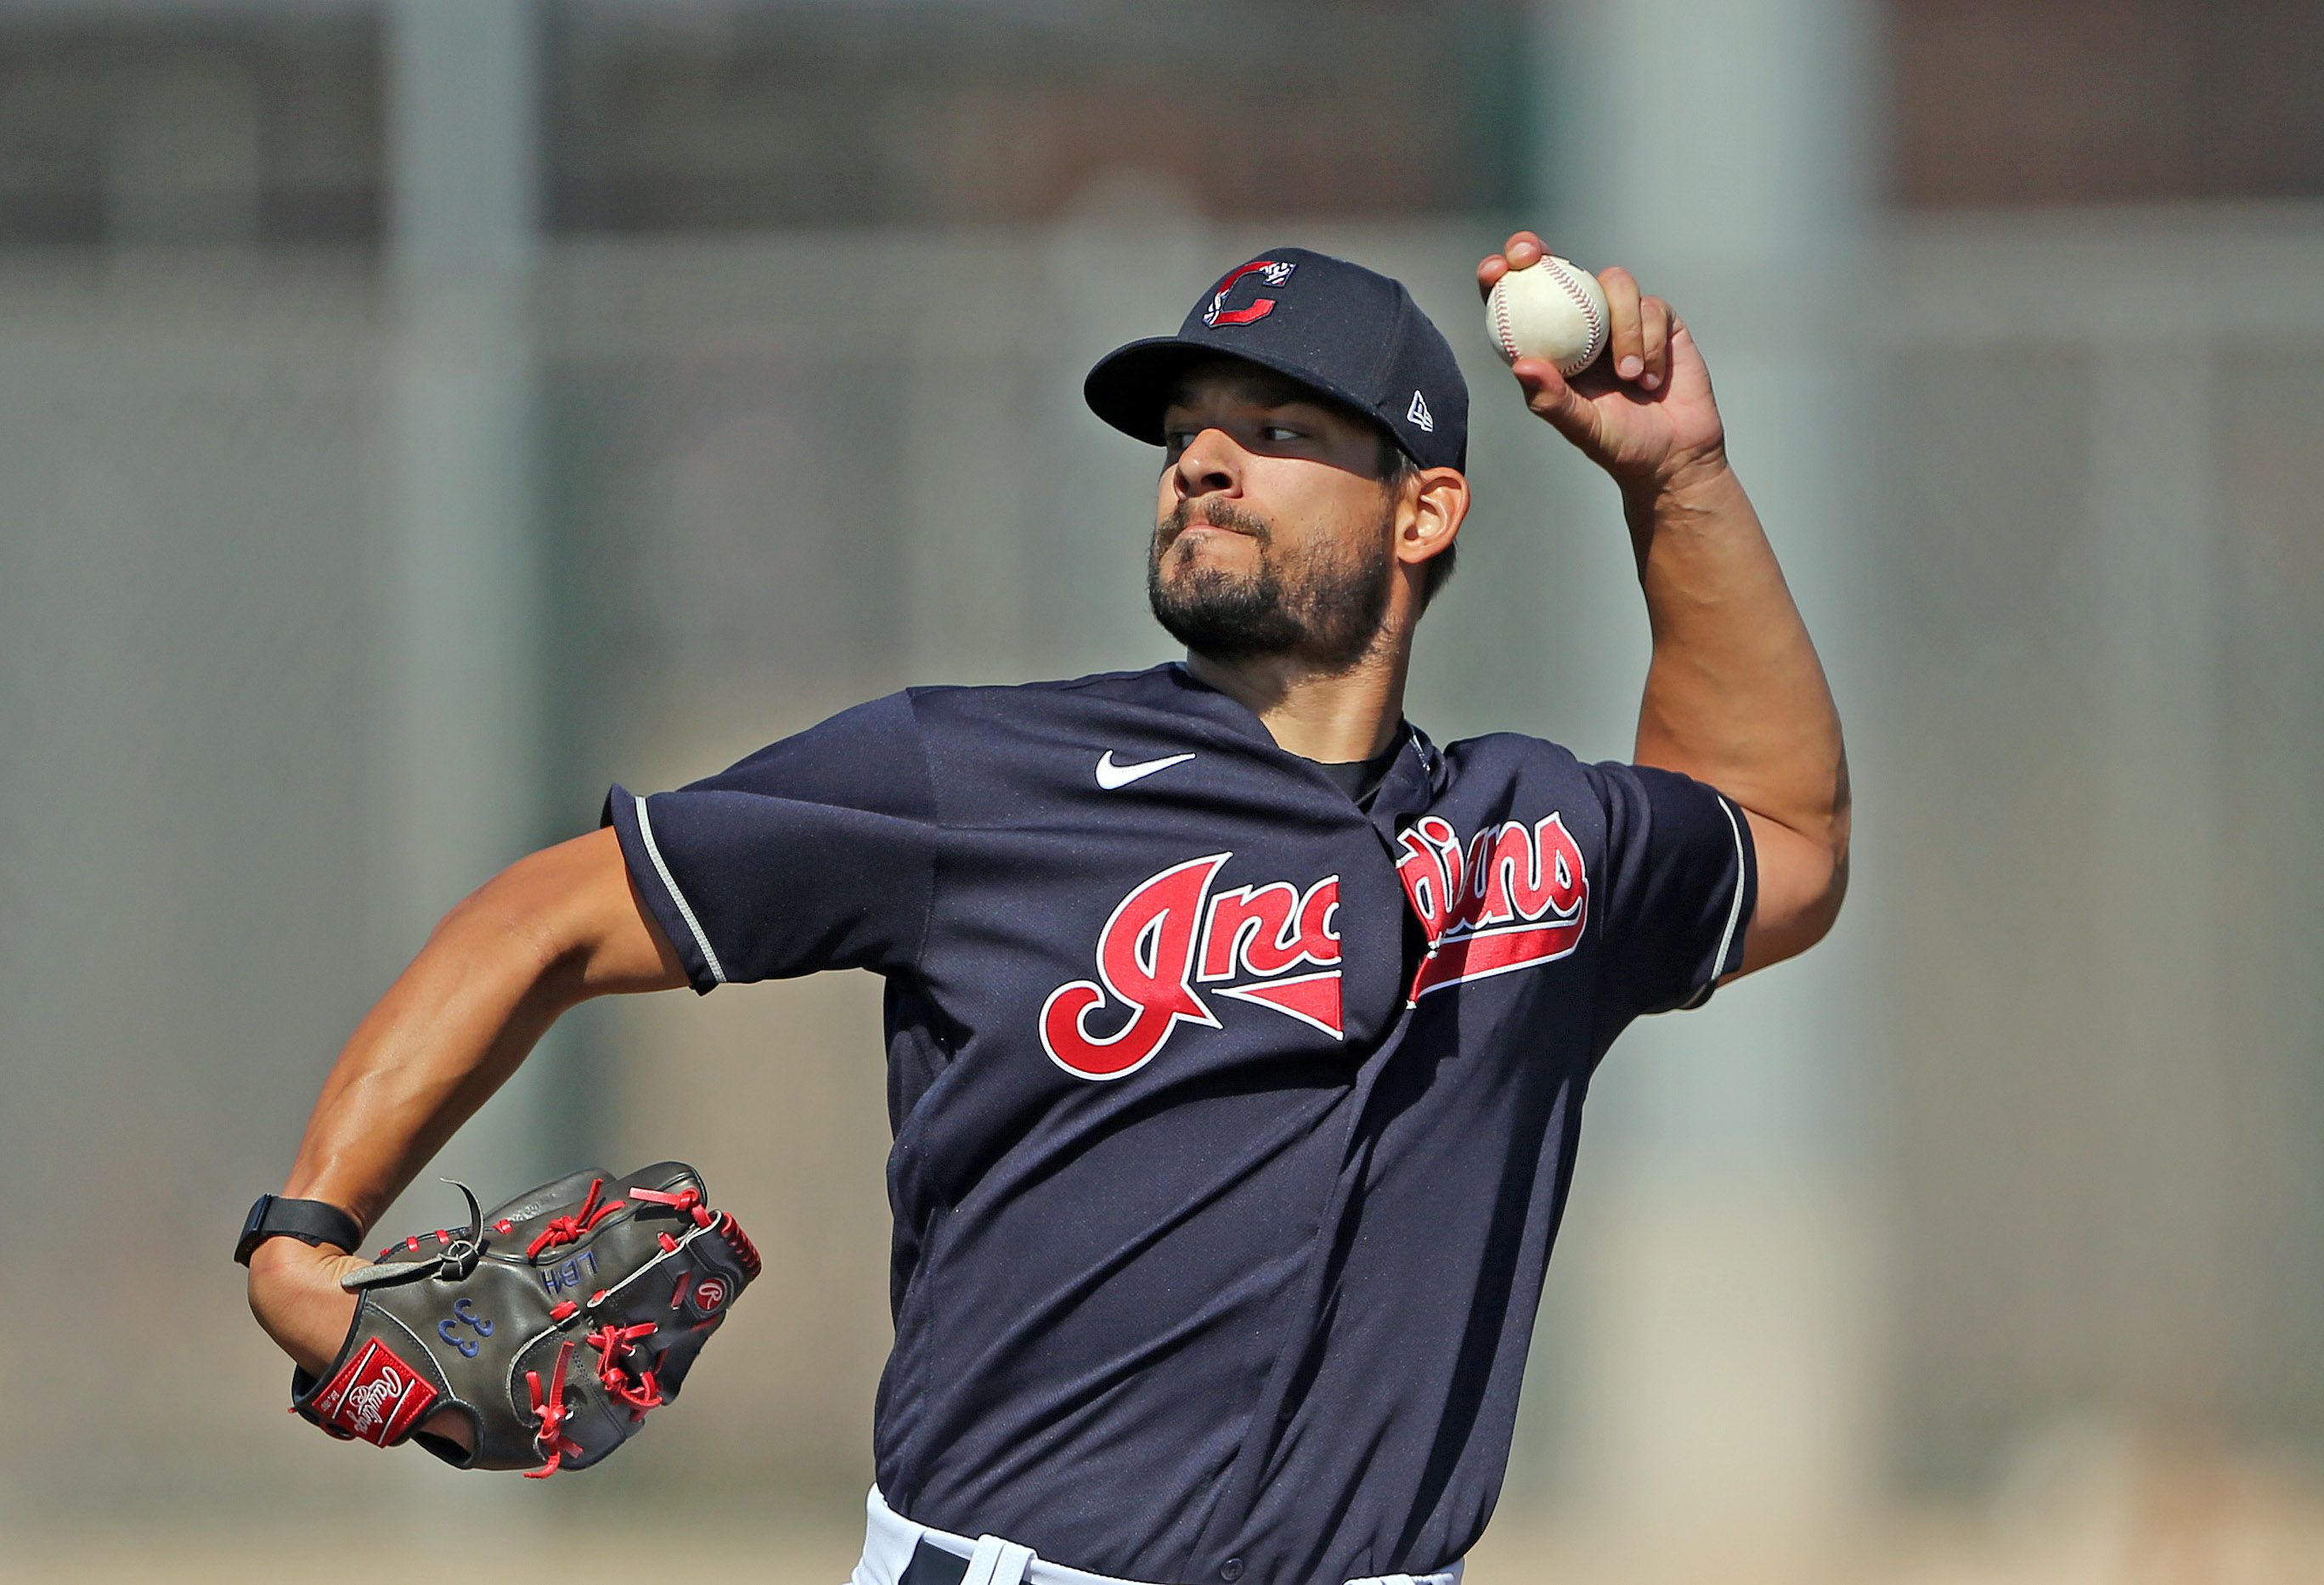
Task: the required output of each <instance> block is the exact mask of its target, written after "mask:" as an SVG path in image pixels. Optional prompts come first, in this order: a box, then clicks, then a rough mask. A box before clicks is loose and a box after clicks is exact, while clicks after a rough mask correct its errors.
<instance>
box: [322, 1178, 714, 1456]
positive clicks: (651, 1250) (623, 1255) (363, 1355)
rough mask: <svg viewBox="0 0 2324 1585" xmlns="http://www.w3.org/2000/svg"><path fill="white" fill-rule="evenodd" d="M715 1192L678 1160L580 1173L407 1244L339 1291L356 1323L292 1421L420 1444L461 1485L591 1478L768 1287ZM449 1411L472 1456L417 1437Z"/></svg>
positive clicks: (382, 1442)
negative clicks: (735, 1309) (468, 1479)
mask: <svg viewBox="0 0 2324 1585" xmlns="http://www.w3.org/2000/svg"><path fill="white" fill-rule="evenodd" d="M461 1193H464V1194H467V1190H466V1187H465V1186H463V1188H462V1189H461ZM468 1212H469V1217H468V1226H467V1229H466V1230H465V1231H463V1232H460V1233H457V1234H455V1233H454V1232H453V1230H450V1229H448V1228H445V1229H439V1230H437V1231H435V1232H433V1233H429V1234H420V1235H416V1236H414V1237H411V1238H408V1239H404V1240H403V1241H402V1242H401V1243H400V1244H392V1245H390V1246H389V1247H388V1248H387V1249H383V1250H382V1251H380V1257H379V1262H378V1263H377V1264H376V1265H373V1266H367V1267H364V1268H363V1269H361V1270H359V1271H355V1272H351V1273H349V1274H348V1275H347V1276H346V1277H344V1278H342V1279H341V1284H342V1286H345V1287H346V1288H348V1289H350V1290H353V1291H355V1292H356V1293H357V1294H359V1295H361V1297H360V1299H359V1301H358V1302H357V1304H356V1306H355V1321H354V1323H353V1324H352V1325H351V1326H350V1327H349V1328H348V1331H347V1338H346V1342H345V1343H343V1344H341V1345H340V1349H339V1354H338V1358H337V1359H336V1360H335V1361H333V1365H332V1368H331V1369H330V1370H329V1371H328V1372H327V1374H326V1375H325V1376H324V1377H322V1378H315V1377H310V1376H309V1375H307V1374H306V1373H305V1372H304V1371H293V1372H292V1375H291V1407H292V1408H293V1409H295V1410H296V1411H297V1412H298V1413H299V1414H300V1415H304V1416H305V1417H306V1418H307V1419H308V1420H309V1421H311V1422H313V1423H314V1424H317V1425H319V1426H321V1427H322V1428H323V1429H324V1430H325V1431H327V1432H328V1433H331V1434H332V1435H333V1436H336V1437H339V1438H341V1439H342V1440H346V1441H361V1442H374V1443H375V1444H377V1445H378V1446H381V1447H392V1446H394V1445H395V1444H396V1443H398V1442H403V1441H405V1440H407V1439H409V1440H412V1441H416V1442H419V1443H420V1445H421V1446H423V1447H425V1448H427V1449H428V1451H430V1452H432V1453H434V1454H436V1455H437V1456H438V1458H441V1459H443V1460H445V1461H447V1462H448V1463H452V1464H457V1465H458V1466H459V1467H461V1468H462V1469H475V1470H516V1469H524V1468H526V1467H527V1466H535V1468H533V1469H532V1470H531V1473H532V1475H533V1476H535V1477H539V1476H545V1475H549V1474H551V1473H553V1472H554V1471H556V1470H579V1469H586V1467H587V1466H589V1465H591V1464H594V1463H595V1462H596V1461H598V1460H599V1459H602V1458H604V1456H605V1455H606V1454H607V1453H609V1452H612V1451H613V1450H614V1449H615V1448H617V1447H619V1446H620V1445H621V1444H622V1442H625V1441H627V1440H628V1439H629V1438H630V1437H631V1436H632V1435H634V1434H636V1432H637V1429H638V1427H639V1426H640V1425H641V1424H642V1423H643V1422H644V1420H645V1417H646V1415H647V1412H648V1411H650V1410H652V1409H658V1408H659V1407H660V1406H661V1405H664V1404H666V1403H668V1402H669V1400H670V1399H671V1398H673V1397H675V1396H678V1387H679V1385H680V1384H681V1383H682V1382H683V1381H684V1380H685V1379H686V1374H687V1370H688V1369H689V1368H692V1366H693V1363H694V1357H695V1356H696V1354H698V1353H700V1352H701V1350H702V1345H703V1344H704V1342H705V1341H708V1339H709V1336H710V1334H711V1333H712V1332H715V1331H716V1330H717V1328H718V1326H719V1324H720V1323H721V1322H724V1320H725V1318H726V1311H727V1309H728V1307H729V1306H731V1305H732V1304H733V1300H734V1297H735V1295H739V1294H740V1293H741V1292H742V1289H743V1287H744V1286H745V1285H747V1284H748V1283H749V1282H750V1280H751V1279H752V1277H754V1276H758V1275H759V1252H758V1250H757V1249H754V1248H752V1243H751V1240H750V1239H748V1238H747V1237H745V1236H744V1235H743V1232H742V1229H741V1228H739V1227H737V1226H736V1225H735V1223H734V1219H733V1217H732V1216H730V1215H728V1214H726V1213H725V1212H718V1211H713V1210H712V1209H711V1208H710V1206H709V1205H708V1203H706V1201H705V1189H704V1187H703V1183H702V1177H701V1175H700V1174H698V1173H696V1171H695V1170H694V1169H693V1168H692V1167H690V1166H686V1165H684V1164H683V1163H680V1162H675V1161H665V1162H661V1163H659V1164H657V1165H655V1166H649V1167H645V1168H643V1169H641V1170H640V1171H638V1172H634V1173H632V1174H631V1175H629V1176H628V1177H625V1178H615V1177H614V1176H613V1175H611V1174H610V1173H606V1172H603V1171H592V1172H578V1173H575V1174H573V1175H570V1176H567V1177H563V1178H559V1179H558V1180H557V1181H556V1182H554V1183H550V1184H542V1185H541V1186H540V1187H539V1188H537V1189H532V1190H529V1191H527V1192H526V1193H522V1194H520V1195H518V1196H516V1198H514V1199H513V1200H511V1201H510V1202H508V1203H506V1204H505V1205H503V1206H502V1207H501V1208H500V1209H498V1210H497V1211H494V1212H492V1213H491V1214H489V1215H487V1214H485V1213H484V1212H482V1211H481V1210H479V1209H478V1207H477V1205H476V1200H475V1195H473V1194H468ZM585 1287H586V1292H585V1291H584V1289H585ZM438 1408H453V1409H457V1410H458V1411H460V1412H461V1413H462V1414H464V1415H466V1416H467V1419H468V1423H469V1424H470V1426H471V1428H472V1429H473V1430H474V1432H475V1448H474V1449H473V1450H468V1449H463V1448H461V1447H459V1446H458V1445H457V1444H456V1443H453V1442H447V1441H446V1440H444V1439H443V1438H441V1437H437V1436H431V1435H429V1434H428V1433H424V1432H419V1433H415V1432H414V1430H413V1427H414V1426H416V1425H417V1424H419V1423H420V1421H421V1420H422V1419H423V1418H425V1417H426V1416H427V1415H430V1414H432V1413H434V1412H435V1411H436V1410H437V1409H438Z"/></svg>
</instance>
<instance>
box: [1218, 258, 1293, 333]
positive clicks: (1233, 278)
mask: <svg viewBox="0 0 2324 1585" xmlns="http://www.w3.org/2000/svg"><path fill="white" fill-rule="evenodd" d="M1297 268H1299V266H1298V265H1297V264H1296V263H1278V262H1277V261H1276V260H1274V259H1253V260H1252V261H1251V262H1250V263H1248V264H1245V265H1244V266H1243V267H1242V268H1241V269H1240V270H1237V271H1236V272H1234V273H1233V274H1231V275H1230V276H1228V277H1227V278H1226V279H1225V280H1224V281H1220V282H1219V289H1218V290H1217V292H1216V293H1214V294H1213V296H1212V298H1211V306H1210V307H1209V308H1207V309H1203V324H1205V325H1211V326H1218V325H1248V324H1250V322H1251V321H1252V320H1253V319H1264V318H1267V316H1268V315H1269V314H1271V313H1273V312H1274V311H1275V299H1273V298H1271V297H1262V298H1259V299H1255V300H1253V302H1252V303H1251V305H1250V307H1249V308H1246V309H1230V308H1228V307H1227V294H1228V293H1230V292H1231V291H1232V290H1234V289H1235V282H1237V281H1240V280H1241V279H1242V278H1243V277H1244V276H1246V275H1249V274H1250V273H1252V272H1258V273H1259V274H1261V275H1264V276H1265V277H1266V278H1267V284H1268V285H1269V286H1280V285H1282V284H1283V283H1284V282H1285V281H1288V280H1290V279H1291V272H1293V271H1294V270H1296V269H1297Z"/></svg>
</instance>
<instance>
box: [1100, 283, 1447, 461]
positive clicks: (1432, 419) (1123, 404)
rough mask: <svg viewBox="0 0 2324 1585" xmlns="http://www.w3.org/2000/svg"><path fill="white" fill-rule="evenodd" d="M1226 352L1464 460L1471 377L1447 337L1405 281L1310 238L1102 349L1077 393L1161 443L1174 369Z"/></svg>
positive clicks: (1403, 441) (1422, 453) (1118, 425)
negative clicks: (1169, 331)
mask: <svg viewBox="0 0 2324 1585" xmlns="http://www.w3.org/2000/svg"><path fill="white" fill-rule="evenodd" d="M1295 278H1296V279H1295ZM1222 355H1224V356H1230V357H1236V358H1240V359H1242V360H1244V361H1245V362H1247V363H1253V364H1259V366H1260V367H1262V368H1268V369H1272V370H1274V371H1275V372H1276V373H1279V374H1286V375H1289V376H1290V377H1291V378H1292V379H1294V380H1296V381H1298V382H1300V383H1301V384H1303V385H1305V386H1308V387H1309V388H1311V389H1313V390H1314V391H1316V392H1320V393H1322V394H1323V395H1324V396H1327V397H1330V398H1332V399H1333V400H1334V401H1338V402H1340V403H1341V404H1342V405H1344V406H1346V407H1349V408H1352V409H1353V410H1355V411H1356V412H1358V413H1360V414H1361V415H1363V416H1364V417H1365V418H1367V419H1370V420H1371V421H1372V422H1373V423H1375V424H1377V425H1379V427H1380V429H1382V430H1383V431H1385V432H1386V433H1387V434H1388V437H1389V438H1391V439H1393V440H1394V441H1395V442H1396V444H1397V446H1398V447H1401V448H1402V449H1403V451H1404V452H1405V454H1406V456H1410V457H1411V458H1412V459H1413V460H1414V461H1415V462H1417V463H1418V464H1420V465H1421V466H1423V467H1454V468H1461V467H1466V466H1467V465H1468V456H1469V387H1468V383H1467V382H1465V381H1464V380H1462V377H1461V367H1460V364H1458V363H1457V362H1456V361H1455V360H1454V358H1453V356H1452V346H1451V344H1449V343H1448V342H1446V341H1445V339H1444V336H1443V333H1442V332H1440V331H1439V330H1438V329H1437V328H1436V327H1435V326H1434V325H1433V324H1431V323H1430V322H1429V318H1428V316H1427V315H1425V314H1424V313H1422V312H1421V311H1420V307H1419V305H1418V304H1416V303H1415V302H1414V301H1413V300H1412V294H1411V293H1410V292H1408V291H1406V290H1405V289H1404V286H1403V284H1402V283H1401V282H1399V281H1396V280H1394V279H1392V278H1390V277H1388V276H1386V275H1382V274H1380V273H1379V272H1377V271H1374V270H1367V269H1365V268H1364V267H1363V266H1362V265H1360V264H1352V263H1349V262H1348V261H1347V260H1345V259H1335V258H1333V257H1332V256H1331V255H1330V254H1329V253H1314V252H1312V251H1311V250H1309V249H1306V248H1289V247H1284V248H1269V249H1268V250H1267V251H1266V252H1264V253H1260V254H1259V255H1258V256H1256V257H1247V258H1246V259H1245V260H1244V262H1243V263H1240V264H1238V265H1236V266H1235V267H1234V268H1233V269H1231V270H1230V271H1228V272H1226V273H1225V274H1224V275H1223V276H1222V277H1220V278H1219V279H1218V280H1217V281H1215V282H1213V284H1212V285H1211V286H1210V287H1209V288H1208V289H1207V290H1204V291H1203V294H1202V296H1201V297H1199V298H1197V299H1195V301H1194V307H1193V308H1192V309H1188V310H1187V312H1186V317H1185V321H1184V322H1183V323H1182V324H1181V325H1180V326H1179V327H1178V333H1177V334H1176V336H1148V337H1147V338H1146V339H1144V340H1142V341H1133V342H1130V344H1128V345H1127V346H1119V347H1116V348H1115V349H1114V350H1113V351H1112V352H1111V353H1108V354H1107V355H1105V356H1104V357H1102V358H1100V359H1099V360H1098V362H1097V364H1095V366H1094V367H1093V368H1092V369H1091V370H1090V372H1089V377H1088V378H1087V379H1086V380H1084V382H1082V394H1083V396H1084V398H1085V399H1086V400H1087V401H1088V402H1089V404H1090V409H1091V410H1092V411H1093V412H1095V413H1096V414H1097V416H1098V417H1100V418H1101V419H1104V420H1105V421H1106V422H1107V423H1109V424H1111V425H1112V426H1113V427H1114V428H1115V429H1120V430H1121V431H1122V432H1123V433H1124V434H1127V435H1134V436H1136V437H1137V438H1139V439H1140V440H1143V441H1145V442H1147V443H1148V445H1153V446H1158V445H1161V444H1162V433H1161V431H1162V412H1163V409H1164V408H1165V406H1167V403H1168V402H1169V401H1170V398H1171V395H1172V393H1173V392H1174V391H1175V389H1176V386H1177V384H1178V382H1179V381H1180V379H1181V378H1182V377H1183V376H1184V375H1185V372H1186V370H1187V369H1188V368H1189V367H1190V366H1191V365H1193V364H1196V363H1199V362H1200V361H1202V360H1203V358H1205V357H1218V356H1222ZM1422 392H1434V398H1433V399H1432V398H1430V397H1427V396H1424V395H1423V394H1422Z"/></svg>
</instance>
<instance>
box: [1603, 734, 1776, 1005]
mask: <svg viewBox="0 0 2324 1585" xmlns="http://www.w3.org/2000/svg"><path fill="white" fill-rule="evenodd" d="M1583 769H1584V774H1586V775H1587V776H1588V777H1589V779H1590V782H1591V786H1592V788H1595V789H1596V791H1597V794H1598V797H1599V800H1600V803H1601V804H1602V805H1603V806H1604V808H1605V812H1606V867H1607V870H1608V871H1609V894H1610V896H1609V902H1608V905H1607V908H1606V913H1605V921H1606V926H1605V936H1604V941H1605V945H1606V961H1605V967H1604V970H1603V972H1602V977H1601V980H1600V986H1601V990H1600V996H1601V1006H1602V1007H1603V1009H1604V1012H1603V1015H1602V1017H1601V1022H1602V1023H1603V1026H1604V1029H1605V1033H1606V1036H1607V1037H1608V1038H1609V1039H1610V1038H1611V1037H1612V1036H1613V1035H1614V1034H1615V1033H1617V1032H1618V1031H1619V1030H1620V1028H1621V1027H1622V1026H1623V1025H1625V1024H1627V1023H1628V1022H1629V1021H1630V1020H1631V1019H1633V1018H1637V1017H1638V1016H1639V1015H1640V1014H1642V1013H1658V1012H1668V1011H1671V1010H1673V1009H1685V1008H1697V1007H1701V1005H1702V1004H1703V1003H1704V1002H1706V1001H1708V1000H1711V991H1713V990H1715V989H1716V988H1717V987H1718V984H1719V981H1720V976H1722V975H1725V974H1729V973H1732V972H1734V971H1735V970H1736V969H1738V968H1739V967H1740V966H1741V965H1742V962H1743V932H1744V929H1745V927H1746V926H1748V925H1749V924H1750V922H1751V909H1752V906H1753V904H1754V902H1755V901H1756V899H1757V893H1758V859H1757V852H1756V850H1755V849H1754V847H1753V845H1752V842H1751V826H1750V823H1749V822H1748V821H1747V820H1745V819H1744V818H1743V811H1742V810H1741V809H1740V808H1739V807H1738V806H1737V805H1736V804H1735V802H1734V800H1732V799H1731V798H1729V797H1726V796H1725V795H1724V794H1722V793H1720V792H1719V791H1717V790H1716V789H1714V788H1711V787H1708V786H1706V785H1705V784H1703V783H1702V782H1700V781H1697V780H1695V779H1693V778H1692V777H1690V776H1683V775H1681V774H1679V773H1678V772H1677V771H1674V770H1665V769H1659V768H1657V767H1655V766H1651V765H1625V764H1621V763H1618V762H1615V761H1608V762H1606V763H1603V764H1599V765H1591V766H1586V767H1584V768H1583Z"/></svg>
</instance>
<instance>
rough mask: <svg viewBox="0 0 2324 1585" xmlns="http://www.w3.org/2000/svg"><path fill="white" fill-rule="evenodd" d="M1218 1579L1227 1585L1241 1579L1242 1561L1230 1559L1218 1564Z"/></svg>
mask: <svg viewBox="0 0 2324 1585" xmlns="http://www.w3.org/2000/svg"><path fill="white" fill-rule="evenodd" d="M1219 1578H1220V1579H1222V1580H1225V1581H1226V1582H1227V1585H1234V1582H1235V1581H1236V1580H1240V1579H1241V1578H1242V1559H1240V1558H1239V1557H1231V1558H1229V1559H1227V1561H1226V1562H1223V1563H1222V1564H1220V1565H1219Z"/></svg>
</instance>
